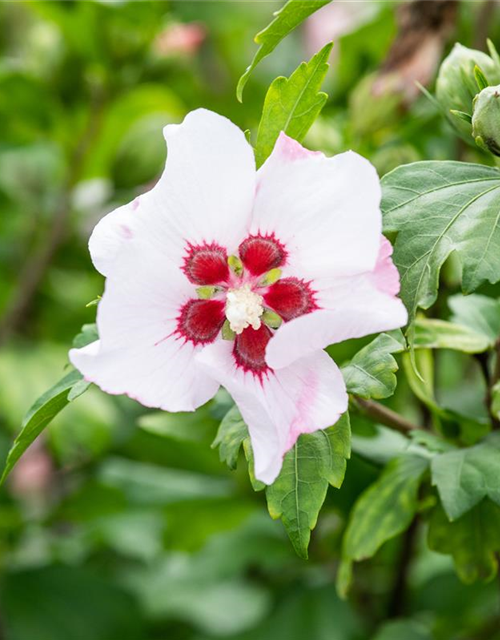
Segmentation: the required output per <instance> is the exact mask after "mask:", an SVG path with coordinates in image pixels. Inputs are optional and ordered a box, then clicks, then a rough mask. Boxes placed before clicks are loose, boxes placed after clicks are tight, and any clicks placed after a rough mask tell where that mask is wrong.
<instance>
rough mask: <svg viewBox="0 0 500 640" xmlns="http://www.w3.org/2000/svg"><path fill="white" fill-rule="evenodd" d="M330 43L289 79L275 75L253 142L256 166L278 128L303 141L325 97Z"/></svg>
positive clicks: (278, 132) (271, 144)
mask: <svg viewBox="0 0 500 640" xmlns="http://www.w3.org/2000/svg"><path fill="white" fill-rule="evenodd" d="M332 46H333V44H331V43H330V44H327V45H326V46H325V47H323V49H321V51H319V52H318V53H317V54H316V55H314V56H313V57H312V58H311V60H310V61H309V62H302V64H301V65H300V66H299V67H298V68H297V69H296V70H295V71H294V72H293V73H292V75H291V76H290V77H289V78H284V77H282V76H281V77H279V78H276V80H274V81H273V82H272V84H271V86H270V87H269V90H268V92H267V95H266V99H265V101H264V108H263V110H262V117H261V119H260V124H259V130H258V133H257V143H256V145H255V158H256V161H257V166H258V167H260V165H261V164H262V163H263V162H264V161H265V160H266V158H267V157H268V156H269V155H270V154H271V151H272V150H273V147H274V144H275V142H276V140H277V139H278V136H279V134H280V132H281V131H284V132H285V133H286V134H287V135H289V136H290V137H292V138H294V139H295V140H297V141H298V142H302V140H303V139H304V136H305V135H306V133H307V132H308V130H309V128H310V127H311V125H312V124H313V122H314V121H315V120H316V118H317V116H318V114H319V112H320V111H321V109H322V108H323V106H324V104H325V102H326V100H327V98H328V96H327V95H326V93H323V92H321V91H320V88H321V84H322V82H323V79H324V77H325V75H326V72H327V71H328V58H329V56H330V52H331V50H332Z"/></svg>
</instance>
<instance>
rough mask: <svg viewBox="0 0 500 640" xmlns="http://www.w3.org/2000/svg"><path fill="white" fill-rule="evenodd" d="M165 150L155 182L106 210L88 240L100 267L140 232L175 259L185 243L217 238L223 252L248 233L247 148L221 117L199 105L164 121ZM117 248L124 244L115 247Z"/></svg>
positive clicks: (250, 169)
mask: <svg viewBox="0 0 500 640" xmlns="http://www.w3.org/2000/svg"><path fill="white" fill-rule="evenodd" d="M164 133H165V138H166V140H167V147H168V155H167V162H166V166H165V171H164V173H163V175H162V176H161V178H160V180H159V181H158V183H157V184H156V186H155V187H154V188H153V189H152V190H151V191H149V192H147V193H145V194H143V195H141V196H139V198H137V199H136V200H135V201H134V202H133V203H131V204H129V205H126V206H125V207H120V208H119V209H117V210H116V211H114V212H112V213H111V214H108V216H106V217H105V218H104V219H103V220H102V221H101V222H100V223H99V224H98V225H97V227H96V228H95V230H94V233H93V234H92V238H91V242H90V250H91V255H92V259H93V261H94V263H95V265H96V268H97V269H99V270H100V271H101V273H103V274H104V275H108V274H109V273H111V271H112V269H113V265H114V264H115V262H116V260H117V259H118V257H120V258H121V256H125V257H124V259H125V260H126V259H127V257H126V254H127V248H126V247H127V246H128V244H130V242H131V241H134V239H136V238H138V237H140V238H141V242H148V243H149V244H150V245H151V247H155V248H156V250H157V251H161V252H162V253H163V254H164V255H165V259H166V260H167V261H169V262H171V263H173V264H175V265H176V266H182V265H183V264H184V262H185V260H186V259H187V258H188V257H189V252H190V248H191V247H193V246H195V247H196V246H198V247H203V246H209V245H211V244H212V243H216V244H217V245H218V246H220V247H223V248H224V249H225V250H228V251H229V252H230V253H232V252H234V251H236V249H237V248H238V245H239V243H240V242H241V241H242V239H243V238H244V237H245V236H246V235H247V229H248V224H249V218H250V215H251V211H252V205H253V199H254V193H255V184H256V174H255V160H254V155H253V150H252V148H251V146H250V145H249V144H248V142H247V141H246V139H245V136H244V134H243V132H242V131H241V130H240V129H238V127H236V126H235V125H234V124H233V123H232V122H230V121H229V120H228V119H227V118H224V117H222V116H220V115H218V114H216V113H213V112H211V111H207V110H205V109H198V110H196V111H192V112H191V113H189V114H188V115H187V116H186V118H185V119H184V122H183V123H182V124H180V125H169V126H167V127H165V131H164ZM122 249H123V251H122Z"/></svg>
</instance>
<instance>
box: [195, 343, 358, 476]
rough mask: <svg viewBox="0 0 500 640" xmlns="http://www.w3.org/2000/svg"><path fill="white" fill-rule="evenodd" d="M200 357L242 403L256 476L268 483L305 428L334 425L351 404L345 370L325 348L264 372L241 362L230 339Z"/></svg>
mask: <svg viewBox="0 0 500 640" xmlns="http://www.w3.org/2000/svg"><path fill="white" fill-rule="evenodd" d="M197 360H198V361H199V362H200V363H201V364H202V365H203V366H204V367H206V370H207V371H208V372H209V373H210V375H211V376H213V377H214V378H215V379H217V380H218V382H220V384H222V385H223V386H224V387H225V388H226V389H227V390H228V391H229V393H230V394H231V396H232V397H233V399H234V400H235V402H236V404H237V405H238V408H239V409H240V411H241V414H242V416H243V419H244V420H245V422H246V423H247V425H248V429H249V432H250V438H251V441H252V448H253V453H254V459H255V476H256V478H257V479H258V480H261V481H262V482H265V483H266V484H271V483H272V482H274V480H275V479H276V477H277V476H278V474H279V472H280V470H281V465H282V462H283V456H284V454H285V453H286V452H287V451H288V450H289V449H290V448H291V447H292V446H293V445H294V444H295V441H296V440H297V437H298V436H299V435H300V434H301V433H311V432H313V431H316V430H317V429H325V428H327V427H329V426H331V425H332V424H334V423H335V422H336V421H337V420H338V418H339V417H340V416H341V415H342V413H344V412H345V411H346V409H347V401H348V399H347V393H346V390H345V385H344V380H343V378H342V374H341V373H340V371H339V369H338V367H337V365H336V364H335V363H334V362H333V360H332V359H331V358H330V357H329V356H328V355H327V354H326V353H325V352H323V351H319V352H318V353H315V354H314V355H311V356H309V357H307V358H303V359H302V360H299V361H297V362H295V363H294V364H293V365H291V366H290V367H287V368H285V369H280V370H279V371H276V372H269V373H268V374H267V375H266V376H263V377H258V376H254V375H253V374H252V373H246V372H245V371H244V370H243V369H242V368H241V367H238V366H237V365H236V363H235V360H234V357H233V355H232V345H231V344H228V343H227V342H215V343H214V344H211V345H209V346H207V347H205V348H204V349H203V350H202V351H201V352H200V353H199V355H198V356H197Z"/></svg>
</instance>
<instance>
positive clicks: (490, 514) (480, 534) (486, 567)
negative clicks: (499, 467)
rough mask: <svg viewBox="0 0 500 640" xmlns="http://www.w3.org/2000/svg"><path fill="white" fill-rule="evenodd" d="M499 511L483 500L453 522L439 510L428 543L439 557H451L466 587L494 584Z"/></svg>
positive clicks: (495, 506) (430, 523) (430, 529)
mask: <svg viewBox="0 0 500 640" xmlns="http://www.w3.org/2000/svg"><path fill="white" fill-rule="evenodd" d="M498 531H500V508H499V507H498V506H497V505H496V504H493V503H492V502H491V501H490V500H483V501H482V502H481V503H480V504H477V505H476V506H475V507H474V508H473V509H471V510H470V511H468V512H467V513H466V514H465V515H463V516H462V517H460V518H459V519H458V520H456V521H454V522H450V521H449V520H448V518H447V516H446V513H445V511H444V510H443V509H442V508H441V506H438V507H437V508H436V509H434V511H433V513H432V516H431V519H430V522H429V531H428V536H427V542H428V545H429V548H430V549H432V550H433V551H437V552H438V553H444V554H447V555H451V556H452V557H453V560H454V562H455V567H456V570H457V573H458V575H459V577H460V579H461V580H462V581H463V582H465V583H466V584H471V583H473V582H476V581H477V580H484V581H486V582H487V581H489V580H492V579H493V578H494V577H495V575H496V573H497V566H498V561H497V554H498V552H499V551H500V538H499V536H498Z"/></svg>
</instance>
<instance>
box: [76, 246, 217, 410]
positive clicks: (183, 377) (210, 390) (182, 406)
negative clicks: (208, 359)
mask: <svg viewBox="0 0 500 640" xmlns="http://www.w3.org/2000/svg"><path fill="white" fill-rule="evenodd" d="M191 296H192V285H191V284H190V283H189V282H188V280H187V278H186V277H185V276H184V274H183V273H182V272H181V271H180V270H179V269H174V268H173V267H172V266H170V265H169V263H168V261H167V262H165V260H164V257H163V256H162V255H161V254H158V253H157V252H156V251H154V250H153V251H151V250H150V247H149V244H148V243H147V242H146V243H144V244H143V243H140V242H138V241H135V242H133V243H131V244H130V246H129V250H128V251H127V261H125V260H120V261H119V264H115V265H114V267H113V275H112V276H110V277H108V279H107V280H106V288H105V292H104V295H103V298H102V300H101V302H100V303H99V306H98V309H97V326H98V330H99V335H100V338H101V339H100V340H99V341H97V342H94V343H92V344H91V345H88V346H87V347H84V348H83V349H72V350H71V351H70V360H71V362H72V363H73V364H74V366H75V367H76V368H77V369H78V370H79V371H81V372H82V374H83V375H84V377H85V378H86V379H87V380H90V381H91V382H95V383H96V384H97V385H98V386H99V387H101V389H103V390H104V391H106V392H107V393H112V394H127V395H129V396H130V397H132V398H134V399H136V400H138V401H139V402H141V404H143V405H145V406H148V407H158V408H161V409H165V410H167V411H192V410H194V409H195V408H196V407H198V406H200V405H202V404H204V403H205V402H207V401H208V400H209V399H210V398H211V397H213V395H214V394H215V393H216V391H217V388H218V384H217V383H216V382H214V380H212V379H211V378H210V377H209V376H207V374H206V373H205V372H204V371H202V370H201V369H200V367H199V366H198V365H197V363H196V361H195V359H194V356H195V354H196V351H198V350H199V349H201V348H202V347H201V346H195V345H194V344H193V343H192V342H190V341H186V340H185V339H184V337H183V336H182V335H180V334H179V332H178V329H179V318H180V314H181V310H182V309H183V308H185V306H186V304H187V303H188V300H189V299H190V298H191ZM206 302H212V301H206Z"/></svg>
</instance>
